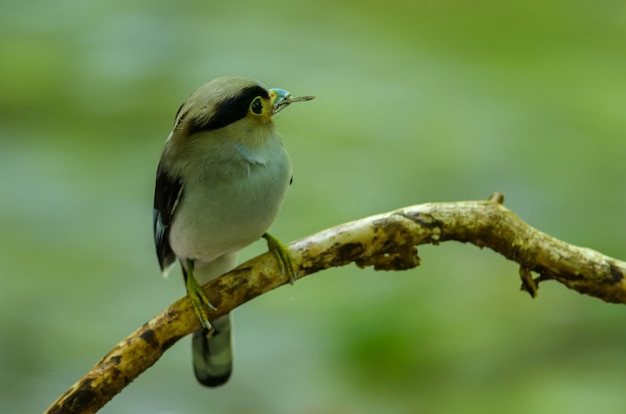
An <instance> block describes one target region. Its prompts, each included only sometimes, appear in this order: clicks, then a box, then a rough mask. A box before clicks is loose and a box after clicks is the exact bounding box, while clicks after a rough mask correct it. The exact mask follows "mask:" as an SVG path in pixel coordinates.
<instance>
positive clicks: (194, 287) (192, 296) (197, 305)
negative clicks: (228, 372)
mask: <svg viewBox="0 0 626 414" xmlns="http://www.w3.org/2000/svg"><path fill="white" fill-rule="evenodd" d="M193 270H194V263H193V260H187V271H186V272H183V274H184V275H185V287H186V288H187V297H189V300H190V301H191V305H192V306H193V310H194V312H195V313H196V316H198V319H200V323H201V324H202V325H203V326H204V327H205V328H206V329H207V330H208V331H209V333H208V335H207V336H209V337H210V336H211V335H213V332H214V331H215V328H213V325H211V322H209V318H208V316H207V312H206V308H209V309H211V310H216V308H215V306H213V305H212V304H211V301H210V300H209V298H207V296H206V295H205V294H204V291H203V290H202V288H201V287H200V285H199V284H198V281H197V280H196V278H195V276H194V275H193Z"/></svg>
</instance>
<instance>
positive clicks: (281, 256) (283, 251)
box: [263, 233, 298, 285]
mask: <svg viewBox="0 0 626 414" xmlns="http://www.w3.org/2000/svg"><path fill="white" fill-rule="evenodd" d="M263 238H264V239H265V240H267V248H268V249H269V251H270V252H272V253H274V256H275V257H276V260H278V265H279V266H280V272H281V276H283V275H284V274H285V273H287V274H288V276H289V283H291V284H292V285H293V282H295V281H296V279H297V277H298V274H297V273H296V271H295V269H294V267H293V263H292V262H291V256H289V251H288V250H287V247H286V246H285V245H284V244H282V243H281V241H280V240H278V239H277V238H276V237H274V236H272V235H271V234H269V233H265V234H264V235H263Z"/></svg>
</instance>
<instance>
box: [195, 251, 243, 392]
mask: <svg viewBox="0 0 626 414" xmlns="http://www.w3.org/2000/svg"><path fill="white" fill-rule="evenodd" d="M236 261H237V254H236V253H232V254H228V255H225V256H222V257H220V258H218V259H216V260H215V261H213V262H210V263H197V264H196V267H195V275H196V280H197V281H198V283H200V284H204V283H207V282H208V281H210V280H212V279H215V278H217V277H219V276H221V275H223V274H224V273H226V272H228V271H230V270H231V269H233V268H234V267H235V263H236ZM211 325H213V327H214V328H215V332H214V333H213V335H212V336H211V337H210V338H208V337H207V334H208V331H207V329H206V328H202V329H198V330H197V331H196V332H194V333H193V336H192V339H191V348H192V357H193V370H194V372H195V374H196V379H197V380H198V382H200V384H202V385H206V386H208V387H217V386H218V385H222V384H224V383H225V382H226V381H228V378H229V377H230V374H231V372H232V370H233V346H232V334H231V331H232V328H231V317H230V314H226V315H224V316H222V317H221V318H219V319H216V320H214V321H212V322H211Z"/></svg>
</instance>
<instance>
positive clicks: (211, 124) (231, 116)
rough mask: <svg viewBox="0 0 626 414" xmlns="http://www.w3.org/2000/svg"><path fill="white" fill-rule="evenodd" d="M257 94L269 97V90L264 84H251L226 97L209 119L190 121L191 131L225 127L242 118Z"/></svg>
mask: <svg viewBox="0 0 626 414" xmlns="http://www.w3.org/2000/svg"><path fill="white" fill-rule="evenodd" d="M257 96H262V97H263V98H269V92H268V91H267V90H266V89H265V88H263V87H262V86H258V85H255V86H250V87H248V88H246V89H243V90H242V91H241V93H239V95H237V96H234V97H232V98H229V99H226V100H224V101H222V102H221V103H219V104H218V105H217V107H216V108H215V112H214V113H213V116H211V118H210V119H209V120H208V121H207V120H202V119H194V120H192V121H191V122H190V125H189V133H190V134H193V133H194V132H198V131H212V130H214V129H219V128H223V127H225V126H226V125H230V124H232V123H233V122H235V121H238V120H240V119H241V118H243V117H245V116H246V115H247V114H248V109H249V108H250V103H251V102H252V100H253V99H254V98H256V97H257Z"/></svg>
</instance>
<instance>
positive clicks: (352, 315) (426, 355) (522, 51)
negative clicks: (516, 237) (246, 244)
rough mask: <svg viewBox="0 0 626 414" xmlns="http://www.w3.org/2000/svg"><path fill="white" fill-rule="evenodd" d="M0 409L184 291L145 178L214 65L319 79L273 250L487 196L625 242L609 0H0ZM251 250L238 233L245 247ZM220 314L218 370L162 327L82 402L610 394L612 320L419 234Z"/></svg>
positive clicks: (79, 365) (87, 358)
mask: <svg viewBox="0 0 626 414" xmlns="http://www.w3.org/2000/svg"><path fill="white" fill-rule="evenodd" d="M0 7H1V10H0V35H1V38H2V41H1V42H0V140H1V150H0V173H1V174H0V194H1V196H2V202H1V203H0V226H1V227H2V234H3V237H2V246H1V249H0V264H1V265H2V277H1V278H0V329H1V332H0V411H1V412H3V413H21V412H24V413H26V412H41V411H42V410H44V409H45V408H46V407H47V406H48V405H49V404H50V403H52V402H53V401H54V400H55V399H56V398H57V397H58V396H59V395H60V394H62V393H63V392H64V391H65V390H66V389H67V388H68V387H69V386H70V385H71V384H73V383H74V382H75V381H76V380H77V379H79V378H80V377H81V376H82V375H83V374H84V373H85V372H87V371H88V370H89V369H90V368H91V366H92V365H93V364H94V363H95V362H97V361H98V360H99V359H100V357H102V356H103V355H104V354H105V353H106V352H107V351H108V350H109V349H110V348H111V347H112V346H113V345H115V344H116V343H117V342H118V341H119V340H121V339H122V338H124V337H125V336H126V335H127V334H129V333H130V332H132V331H133V330H134V329H135V328H136V327H138V326H139V325H141V324H142V323H143V322H145V321H146V320H147V319H149V318H150V317H151V316H152V315H153V314H155V313H156V312H159V311H160V310H162V309H163V308H165V307H166V306H167V305H168V304H169V303H171V302H173V301H174V300H176V299H178V298H179V297H181V296H182V295H183V294H184V288H183V284H182V282H181V280H180V277H179V272H178V270H175V271H174V272H173V275H172V276H171V277H170V278H169V279H163V278H162V277H161V276H160V273H159V270H158V265H157V260H156V257H155V254H154V251H153V241H152V230H151V206H152V192H153V185H154V173H155V168H156V164H157V161H158V158H159V153H160V150H161V147H162V145H163V142H164V140H165V138H166V136H167V134H168V133H169V130H170V128H171V126H172V122H173V117H174V113H175V111H176V109H177V108H178V106H179V104H180V103H181V102H182V101H183V100H184V99H185V97H186V96H187V95H188V94H189V93H190V92H191V91H192V90H193V89H194V88H196V87H197V86H199V85H200V84H201V83H203V82H205V81H207V80H209V79H211V78H213V77H216V76H220V75H240V76H247V77H252V78H255V79H258V80H260V81H262V82H264V83H265V84H266V85H268V86H270V87H280V88H285V89H288V90H290V91H291V92H292V93H293V94H294V95H308V94H314V95H317V99H316V100H315V101H313V102H310V103H306V104H299V105H294V106H293V107H291V108H289V109H288V110H287V111H285V112H282V113H281V114H280V116H279V117H278V119H277V123H278V125H279V128H280V130H281V132H282V134H283V136H284V138H285V143H286V146H287V148H288V150H289V151H290V153H291V156H292V159H293V163H294V166H295V181H294V185H293V186H292V188H291V189H290V191H289V194H288V197H287V200H286V202H285V204H284V206H283V210H282V212H281V214H280V216H279V218H278V220H277V221H276V222H275V224H274V225H273V227H272V233H273V234H274V235H276V236H278V237H280V238H281V239H282V240H283V241H285V242H288V241H290V240H293V239H297V238H300V237H304V236H306V235H308V234H311V233H314V232H316V231H318V230H321V229H324V228H326V227H329V226H332V225H335V224H339V223H342V222H345V221H349V220H352V219H356V218H360V217H363V216H367V215H370V214H374V213H378V212H384V211H388V210H392V209H395V208H399V207H403V206H406V205H412V204H419V203H423V202H429V201H459V200H469V199H484V198H486V197H488V196H489V195H490V194H491V193H492V192H493V191H501V192H503V193H504V194H505V195H506V202H505V204H506V205H507V206H508V207H509V208H511V209H512V210H514V211H515V212H516V213H518V214H519V215H520V216H521V217H522V218H523V219H525V220H526V221H527V222H528V223H530V224H531V225H533V226H535V227H537V228H539V229H541V230H543V231H545V232H547V233H549V234H552V235H554V236H556V237H559V238H562V239H564V240H566V241H568V242H571V243H575V244H579V245H585V246H588V247H592V248H595V249H597V250H600V251H602V252H604V253H606V254H609V255H613V256H617V257H622V258H624V257H625V256H626V255H625V254H624V246H626V231H625V230H626V223H625V222H624V212H625V211H626V192H625V189H626V184H625V183H624V175H625V174H624V165H623V162H624V154H626V140H625V139H624V138H625V137H626V3H625V2H623V1H621V0H618V1H559V0H542V1H534V0H531V1H529V0H517V1H508V2H500V1H495V0H494V1H473V2H468V1H463V0H449V1H436V0H430V1H406V0H405V1H402V0H389V1H386V2H384V3H382V2H374V1H364V0H361V1H358V2H357V1H354V2H336V1H321V2H301V3H298V2H290V1H285V0H283V1H281V0H276V1H271V2H268V1H265V2H255V1H247V2H238V3H228V4H227V2H194V1H177V2H165V1H136V0H124V1H91V2H79V1H71V0H65V1H61V0H52V1H50V0H47V1H43V0H29V1H23V2H16V1H12V2H9V1H7V0H3V1H2V2H1V3H0ZM262 251H264V244H263V243H257V244H255V245H253V246H252V247H251V248H249V249H248V250H246V252H245V253H244V254H242V259H245V258H249V257H252V256H254V255H256V254H258V253H260V252H262ZM420 254H421V256H422V258H423V265H422V266H421V267H420V268H418V269H415V270H411V271H408V272H401V273H378V272H374V271H371V270H358V269H356V268H355V267H354V266H350V267H346V268H340V269H333V270H330V271H327V272H324V273H321V274H317V275H315V276H312V277H309V278H306V279H304V280H301V281H299V282H298V283H296V285H295V286H293V287H283V288H281V289H278V290H277V291H275V292H271V293H270V294H267V295H265V296H263V297H261V298H259V299H257V300H254V301H253V302H251V303H249V304H247V305H245V306H243V307H242V308H240V309H238V310H237V311H236V312H235V323H236V329H235V336H236V350H235V352H236V359H235V372H234V375H233V377H232V380H231V381H230V382H229V383H228V385H226V386H225V387H223V388H220V389H217V390H209V389H204V388H202V387H200V386H199V385H197V384H196V382H195V380H194V377H193V374H192V371H191V363H190V350H189V348H190V344H189V341H188V338H185V339H184V340H182V341H181V342H180V343H178V344H177V345H176V346H174V347H173V348H172V349H170V350H169V351H168V352H167V353H166V355H165V356H164V357H163V358H162V359H161V360H160V361H159V362H158V363H157V364H156V365H155V366H153V367H152V368H151V369H149V370H148V371H147V372H146V373H145V374H144V375H142V376H141V377H140V378H138V379H137V380H136V381H135V382H134V383H132V384H131V385H130V386H129V387H128V388H127V389H126V390H125V391H124V392H123V393H122V394H121V395H119V396H117V397H115V399H114V400H113V401H111V402H110V403H109V404H108V405H107V406H106V407H105V408H104V409H103V410H102V412H103V413H138V412H141V413H148V412H149V413H192V412H212V413H248V412H257V413H306V414H312V413H382V412H393V413H418V412H423V413H461V412H462V413H501V412H507V413H538V412H542V413H544V412H545V413H557V412H558V413H562V412H568V413H589V412H600V411H602V412H604V413H623V412H626V396H625V394H624V375H625V374H624V372H625V371H624V367H625V366H626V351H625V350H626V329H624V327H625V323H626V313H625V309H624V307H623V306H621V305H609V304H605V303H603V302H601V301H599V300H597V299H594V298H589V297H585V296H581V295H579V294H577V293H576V292H573V291H568V290H567V289H566V288H565V287H563V286H561V285H558V284H556V283H545V284H543V285H542V286H541V290H540V294H539V297H538V298H537V299H536V300H531V299H530V298H529V297H528V295H527V294H525V293H521V292H519V285H520V282H519V280H518V278H517V268H516V266H515V264H514V263H512V262H508V261H506V260H504V259H503V258H502V257H500V256H498V255H496V254H494V253H492V252H491V251H488V250H479V249H477V248H476V247H474V246H471V245H461V244H456V243H445V244H443V245H441V246H438V247H434V246H426V247H423V248H420Z"/></svg>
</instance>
